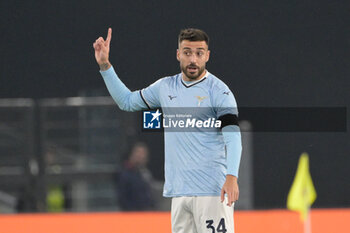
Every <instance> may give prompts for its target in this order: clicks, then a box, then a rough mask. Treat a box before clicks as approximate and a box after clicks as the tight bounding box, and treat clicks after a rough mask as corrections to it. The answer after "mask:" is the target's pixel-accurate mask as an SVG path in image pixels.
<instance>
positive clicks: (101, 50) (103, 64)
mask: <svg viewBox="0 0 350 233" xmlns="http://www.w3.org/2000/svg"><path fill="white" fill-rule="evenodd" d="M111 39H112V28H108V34H107V38H106V40H104V39H103V38H102V37H99V38H98V39H97V40H96V41H95V42H94V44H93V47H94V49H95V58H96V62H97V64H98V65H99V66H100V69H101V70H107V69H109V68H110V67H111V66H112V65H111V63H110V62H109V48H110V43H111Z"/></svg>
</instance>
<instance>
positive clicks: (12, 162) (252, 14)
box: [0, 0, 350, 229]
mask: <svg viewBox="0 0 350 233" xmlns="http://www.w3.org/2000/svg"><path fill="white" fill-rule="evenodd" d="M0 15H1V16H0V29H1V30H0V31H1V36H0V42H1V43H0V54H1V56H0V213H3V214H6V213H23V212H26V213H28V212H29V213H46V212H50V211H55V212H57V211H59V212H66V213H71V212H115V211H117V212H118V213H119V212H120V211H121V209H120V206H119V204H118V201H117V199H118V198H117V197H118V186H117V185H116V182H115V180H116V177H118V174H119V172H120V168H121V166H122V161H123V159H124V158H125V156H126V153H127V151H128V149H129V148H130V147H131V146H132V145H133V144H134V143H136V142H138V141H143V142H145V143H147V145H148V146H149V148H150V163H149V169H150V171H151V173H152V175H153V176H154V178H155V179H156V180H157V181H158V182H159V183H160V184H161V183H162V182H163V162H164V159H163V135H162V134H161V133H149V132H143V131H142V130H141V115H140V113H125V112H122V111H120V110H119V109H118V108H117V106H116V105H115V104H114V103H113V101H112V99H111V98H110V97H109V95H108V93H107V91H106V90H105V86H104V83H103V80H102V79H101V77H100V75H99V73H98V66H97V65H96V63H95V60H94V55H93V48H92V43H93V41H94V40H95V39H96V38H98V37H99V36H103V37H105V36H106V33H107V28H108V27H112V28H113V37H112V43H111V55H110V60H111V62H112V64H114V66H115V68H116V70H117V72H118V74H119V76H120V77H121V79H122V80H123V81H124V82H125V84H126V85H127V86H128V87H129V88H130V89H132V90H136V89H140V88H143V87H145V86H147V85H149V84H151V83H152V82H154V81H155V80H157V79H158V78H161V77H163V76H166V75H170V74H175V73H177V72H179V67H178V62H177V61H176V59H175V51H176V48H177V34H178V32H179V30H180V29H182V28H186V27H198V28H202V29H203V30H205V31H206V32H207V33H208V34H209V36H210V38H211V43H210V49H211V60H210V61H209V63H208V65H207V68H208V70H209V71H210V72H212V73H213V74H215V75H217V76H218V77H219V78H221V79H222V80H223V81H224V82H225V83H226V84H228V86H229V87H230V88H231V89H232V90H233V92H234V94H235V97H236V99H237V102H238V106H239V107H253V108H254V107H262V108H264V107H345V108H347V109H348V108H349V106H350V92H349V89H350V81H349V75H350V72H349V64H350V63H349V62H350V59H349V42H350V41H349V36H350V35H349V30H348V28H349V26H350V25H349V22H350V20H349V13H348V2H346V1H325V0H321V1H315V0H312V1H307V2H304V1H263V2H261V1H249V2H230V3H227V2H221V1H216V2H215V3H214V2H213V1H209V0H205V1H192V0H191V1H184V2H180V1H172V2H165V1H159V0H152V1H140V0H135V1H127V2H125V1H98V2H96V1H91V0H87V1H70V2H68V1H43V0H37V1H25V2H20V1H1V2H0ZM263 120H264V121H267V122H268V121H269V119H263ZM241 123H242V127H243V128H245V129H250V128H252V129H253V130H254V122H249V121H244V122H241ZM328 123H329V122H327V121H325V122H324V124H328ZM346 123H347V124H349V119H348V118H346ZM243 143H244V153H243V157H242V165H241V168H240V188H241V196H240V201H239V202H238V203H237V206H236V207H237V208H236V209H237V210H250V211H251V210H269V209H284V208H285V206H286V199H287V194H288V191H289V188H290V186H291V184H292V181H293V178H294V174H295V170H296V166H297V161H298V158H299V155H300V154H301V153H302V152H304V151H306V152H308V153H309V155H310V171H311V175H312V177H313V181H314V184H315V188H316V191H317V194H318V197H317V200H316V202H315V204H314V205H313V207H314V208H322V209H324V208H325V209H329V208H349V207H350V198H349V197H350V173H349V169H348V166H349V165H350V154H349V151H350V146H349V145H350V135H349V132H348V131H347V130H344V131H342V132H318V131H317V130H314V131H312V132H297V131H295V132H294V131H290V132H254V131H253V132H244V133H243ZM57 190H59V191H58V192H56V193H55V191H57ZM155 193H156V194H155V195H156V200H157V202H156V207H155V209H154V210H156V211H169V208H170V202H169V200H167V199H164V198H162V196H161V188H160V187H159V186H158V188H155ZM50 195H53V196H54V195H56V199H55V198H53V199H54V200H57V199H58V200H61V201H62V202H60V204H59V205H60V208H59V210H57V209H55V210H52V209H50V205H52V199H50V198H49V196H50ZM57 195H58V197H57ZM60 195H61V196H60ZM51 197H52V196H51ZM50 200H51V202H50ZM53 202H55V201H53ZM2 218H4V217H2V216H1V215H0V220H1V219H2ZM169 221H170V219H169ZM349 229H350V227H349Z"/></svg>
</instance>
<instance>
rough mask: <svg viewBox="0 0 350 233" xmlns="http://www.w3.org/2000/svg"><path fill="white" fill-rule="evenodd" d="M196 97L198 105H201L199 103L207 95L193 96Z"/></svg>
mask: <svg viewBox="0 0 350 233" xmlns="http://www.w3.org/2000/svg"><path fill="white" fill-rule="evenodd" d="M195 97H196V98H197V100H198V105H197V106H198V107H199V106H200V105H201V103H202V102H203V100H204V99H206V98H207V96H203V97H202V96H195Z"/></svg>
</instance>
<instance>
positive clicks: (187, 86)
mask: <svg viewBox="0 0 350 233" xmlns="http://www.w3.org/2000/svg"><path fill="white" fill-rule="evenodd" d="M208 76H209V72H208V71H207V70H205V75H204V76H203V77H202V78H201V79H199V80H197V81H193V82H190V83H186V82H185V81H184V80H183V79H182V73H181V75H180V79H181V83H182V84H183V85H184V86H185V87H186V88H189V87H192V86H194V85H196V84H198V83H200V82H203V81H204V80H205V79H207V78H208Z"/></svg>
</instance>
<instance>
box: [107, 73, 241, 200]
mask: <svg viewBox="0 0 350 233" xmlns="http://www.w3.org/2000/svg"><path fill="white" fill-rule="evenodd" d="M101 74H102V76H103V78H104V80H105V82H106V85H107V88H108V90H109V92H110V93H111V95H112V97H113V98H114V100H115V101H116V102H117V104H118V105H119V107H120V108H121V109H123V110H127V111H137V110H143V109H154V108H162V109H163V114H169V112H167V111H170V109H174V108H187V107H188V108H201V109H205V110H204V113H203V111H200V116H195V117H196V118H199V119H203V120H205V119H209V118H214V119H218V118H219V117H220V116H223V115H226V114H233V115H238V111H237V104H236V100H235V98H234V96H233V93H232V92H231V91H230V89H229V88H228V87H227V86H226V85H225V84H224V83H223V82H222V81H221V80H220V79H218V78H217V77H215V76H214V75H212V74H211V73H209V72H208V71H206V75H205V76H204V77H203V78H202V79H200V80H198V81H195V82H185V81H183V79H182V74H177V75H174V76H171V77H165V78H162V79H159V80H158V81H156V82H155V83H153V84H152V85H150V86H148V87H147V88H144V89H142V90H141V91H135V92H130V91H129V89H127V88H126V87H125V86H124V84H123V83H122V82H121V81H120V80H119V78H118V77H117V75H116V74H115V72H114V70H113V67H112V68H110V69H109V70H107V71H101ZM121 86H122V87H123V88H120V87H121ZM164 139H165V142H164V146H165V185H164V192H163V195H164V196H165V197H178V196H218V195H220V191H221V188H222V186H223V184H224V182H225V177H226V175H227V174H232V175H235V176H238V168H239V159H240V150H241V148H238V152H234V153H236V154H237V153H239V159H238V161H237V159H234V162H231V163H230V164H231V166H230V167H229V168H228V167H227V164H228V158H227V156H226V149H225V141H224V137H223V133H222V132H221V130H217V131H214V132H213V131H211V132H209V131H206V130H202V131H187V132H180V131H175V132H169V131H168V130H167V129H165V131H164ZM239 140H240V135H239ZM239 142H240V141H239ZM236 157H237V156H236Z"/></svg>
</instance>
